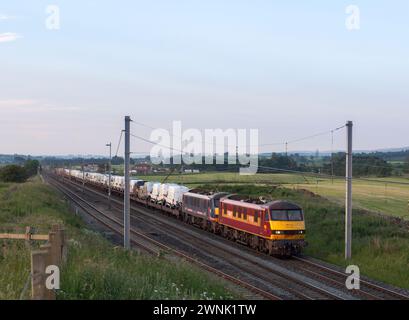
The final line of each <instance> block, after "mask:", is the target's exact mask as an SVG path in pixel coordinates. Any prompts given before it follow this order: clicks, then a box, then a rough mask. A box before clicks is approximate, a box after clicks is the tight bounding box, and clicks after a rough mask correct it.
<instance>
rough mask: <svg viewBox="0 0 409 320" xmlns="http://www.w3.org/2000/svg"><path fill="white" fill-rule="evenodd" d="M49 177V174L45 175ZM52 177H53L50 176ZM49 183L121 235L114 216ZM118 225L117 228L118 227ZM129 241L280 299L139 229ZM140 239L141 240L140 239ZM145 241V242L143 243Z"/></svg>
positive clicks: (132, 229) (65, 189) (265, 297)
mask: <svg viewBox="0 0 409 320" xmlns="http://www.w3.org/2000/svg"><path fill="white" fill-rule="evenodd" d="M47 178H49V176H48V177H47ZM51 179H53V178H51ZM47 180H48V182H49V183H50V185H52V186H54V187H55V188H56V189H57V190H59V191H60V192H61V193H63V194H64V195H65V196H66V197H67V198H68V199H69V200H70V201H72V202H74V203H75V204H76V205H77V206H78V207H80V208H81V209H82V210H84V211H85V212H86V213H87V214H89V215H90V216H91V217H92V218H94V219H95V220H97V221H98V222H99V223H101V224H103V225H104V226H105V227H107V228H108V229H110V230H112V231H114V232H116V233H118V234H120V235H123V231H122V230H123V223H122V222H121V221H120V220H118V219H117V218H115V217H112V216H110V215H108V214H106V213H105V212H103V211H102V210H100V209H98V208H97V207H96V206H94V205H93V204H92V203H90V202H89V201H87V200H86V199H84V198H83V197H81V196H79V195H78V194H76V193H75V192H73V191H71V190H70V189H69V188H67V187H66V186H64V185H62V183H61V182H59V181H57V180H55V179H53V181H52V182H51V181H50V179H47ZM118 227H119V228H118ZM121 228H122V229H121ZM130 232H131V243H132V245H133V246H136V247H139V248H141V249H143V250H144V251H146V252H148V253H150V254H153V255H155V256H159V255H160V251H158V250H155V249H152V247H151V246H148V245H146V242H147V243H149V244H151V245H154V246H156V247H157V248H160V249H162V250H163V251H164V252H168V253H172V254H173V255H176V256H178V257H180V258H183V259H184V260H186V261H189V262H190V263H192V264H195V265H197V266H199V267H201V268H203V269H205V270H207V271H209V272H211V273H212V274H215V275H217V276H219V277H221V278H223V279H225V280H227V281H230V282H232V283H234V284H235V285H238V286H240V287H242V288H245V289H246V290H248V291H251V292H253V293H255V294H256V295H257V296H259V297H262V298H264V299H268V300H282V299H281V298H280V297H279V296H277V295H274V294H272V293H271V292H268V291H265V290H262V289H260V288H258V287H256V286H254V285H252V284H251V283H248V282H246V281H243V280H241V279H238V278H236V277H233V276H231V275H229V274H227V273H225V272H222V271H220V270H218V269H215V268H214V267H212V266H211V265H209V264H206V263H204V262H202V261H199V260H198V259H195V258H193V257H191V256H189V255H186V254H185V253H183V252H181V251H178V250H176V249H174V248H172V247H169V246H167V245H165V244H163V243H161V242H158V241H156V240H155V239H152V238H151V237H149V236H147V235H146V234H143V233H141V232H139V231H136V230H135V229H134V228H131V230H130ZM141 239H142V240H143V241H141ZM144 242H145V243H144Z"/></svg>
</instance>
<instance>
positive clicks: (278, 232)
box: [274, 230, 282, 234]
mask: <svg viewBox="0 0 409 320" xmlns="http://www.w3.org/2000/svg"><path fill="white" fill-rule="evenodd" d="M274 233H275V234H281V233H282V232H281V231H280V230H276V231H274Z"/></svg>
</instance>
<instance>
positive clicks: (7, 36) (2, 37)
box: [0, 32, 21, 43]
mask: <svg viewBox="0 0 409 320" xmlns="http://www.w3.org/2000/svg"><path fill="white" fill-rule="evenodd" d="M18 38H21V36H20V35H18V34H17V33H14V32H5V33H0V43H1V42H10V41H16V40H17V39H18Z"/></svg>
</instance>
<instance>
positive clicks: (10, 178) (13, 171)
mask: <svg viewBox="0 0 409 320" xmlns="http://www.w3.org/2000/svg"><path fill="white" fill-rule="evenodd" d="M39 168H40V163H39V162H38V161H37V160H30V159H29V160H26V161H25V162H24V164H23V165H18V164H10V165H6V166H3V167H0V181H2V182H25V181H26V180H27V179H28V178H30V177H32V176H34V175H36V174H37V171H38V169H39Z"/></svg>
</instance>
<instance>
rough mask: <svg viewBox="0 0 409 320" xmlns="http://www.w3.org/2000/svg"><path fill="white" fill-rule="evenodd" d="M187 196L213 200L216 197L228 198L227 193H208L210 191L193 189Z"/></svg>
mask: <svg viewBox="0 0 409 320" xmlns="http://www.w3.org/2000/svg"><path fill="white" fill-rule="evenodd" d="M185 195H186V196H191V197H199V198H207V199H210V198H213V197H216V196H226V195H228V193H227V192H215V191H208V190H203V189H192V190H189V191H188V192H187V193H185Z"/></svg>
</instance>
